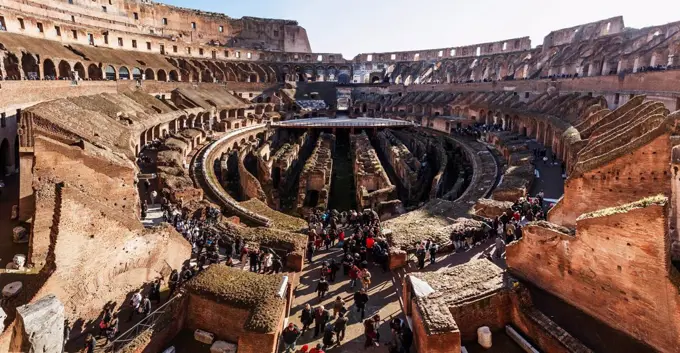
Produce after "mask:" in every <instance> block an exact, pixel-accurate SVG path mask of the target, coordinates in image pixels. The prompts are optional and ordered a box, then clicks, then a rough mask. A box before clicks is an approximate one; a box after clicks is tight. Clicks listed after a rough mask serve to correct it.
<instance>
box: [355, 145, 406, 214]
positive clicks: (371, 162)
mask: <svg viewBox="0 0 680 353" xmlns="http://www.w3.org/2000/svg"><path fill="white" fill-rule="evenodd" d="M350 144H351V146H352V149H351V150H350V151H351V154H352V160H353V161H354V166H353V168H354V184H355V185H356V191H357V195H356V198H357V205H358V206H359V208H361V209H365V208H373V209H376V210H377V209H379V208H380V205H381V204H382V203H384V202H386V201H389V200H391V199H393V198H394V196H395V195H394V192H395V191H396V188H397V187H396V186H394V185H393V184H392V182H391V181H390V178H389V177H388V176H387V172H385V169H383V166H382V164H380V160H379V159H378V155H377V154H376V152H375V149H373V146H371V141H370V140H369V139H368V135H366V133H365V132H362V133H360V134H356V135H350Z"/></svg>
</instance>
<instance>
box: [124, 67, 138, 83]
mask: <svg viewBox="0 0 680 353" xmlns="http://www.w3.org/2000/svg"><path fill="white" fill-rule="evenodd" d="M120 73H121V75H122V74H123V71H122V70H121V72H120ZM132 79H133V80H141V79H142V70H140V69H139V68H138V67H133V68H132Z"/></svg>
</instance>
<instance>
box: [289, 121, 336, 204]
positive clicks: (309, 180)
mask: <svg viewBox="0 0 680 353" xmlns="http://www.w3.org/2000/svg"><path fill="white" fill-rule="evenodd" d="M334 146H335V136H334V135H332V134H327V133H321V136H319V139H318V140H317V142H316V147H315V148H314V151H312V155H311V156H310V157H309V159H307V162H305V166H304V168H303V169H302V173H300V184H299V187H298V196H297V210H298V213H300V214H301V215H304V214H306V213H307V212H308V211H309V208H308V207H307V206H305V199H306V197H307V192H308V191H316V192H318V193H319V195H318V201H317V203H316V206H315V207H318V208H321V209H324V210H325V209H326V208H328V198H329V197H330V194H331V179H332V172H333V157H332V151H333V149H334Z"/></svg>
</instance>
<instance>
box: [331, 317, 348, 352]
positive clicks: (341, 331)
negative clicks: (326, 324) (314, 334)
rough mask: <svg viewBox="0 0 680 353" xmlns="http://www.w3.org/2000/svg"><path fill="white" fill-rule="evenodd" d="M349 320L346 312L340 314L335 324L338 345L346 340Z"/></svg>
mask: <svg viewBox="0 0 680 353" xmlns="http://www.w3.org/2000/svg"><path fill="white" fill-rule="evenodd" d="M348 321H349V319H347V317H345V313H344V312H340V314H339V315H338V318H337V320H335V324H333V330H334V331H335V336H336V337H337V338H338V344H340V342H342V340H344V339H345V330H346V329H347V322H348Z"/></svg>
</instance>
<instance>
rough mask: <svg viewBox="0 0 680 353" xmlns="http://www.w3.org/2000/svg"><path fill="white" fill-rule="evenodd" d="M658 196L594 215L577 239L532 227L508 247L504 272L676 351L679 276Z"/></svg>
mask: <svg viewBox="0 0 680 353" xmlns="http://www.w3.org/2000/svg"><path fill="white" fill-rule="evenodd" d="M668 222H669V219H668V205H667V199H666V198H665V197H662V196H658V197H651V198H648V199H643V200H640V201H637V202H634V203H630V204H626V205H623V206H619V207H614V208H608V209H602V210H598V211H596V212H593V213H591V214H586V215H583V216H581V217H579V218H578V219H577V220H576V224H575V225H576V233H575V235H572V234H569V233H565V231H567V230H566V229H564V228H560V227H558V226H554V225H551V224H549V223H546V222H541V223H530V224H529V225H528V226H527V227H525V228H524V232H523V237H522V239H521V240H519V241H516V242H513V243H511V244H509V245H508V247H507V263H508V267H509V269H510V271H511V272H512V273H513V274H515V275H517V276H519V277H521V278H523V279H526V280H528V281H530V282H532V283H534V284H536V285H537V286H539V287H541V288H543V289H544V290H546V291H548V292H550V293H552V294H554V295H556V296H558V297H560V298H561V299H562V300H564V301H566V302H567V303H569V304H571V305H573V306H575V307H577V308H579V309H580V310H582V311H584V312H586V313H587V314H589V315H591V316H593V317H595V318H597V319H599V320H601V321H602V322H604V323H606V324H607V325H609V326H611V327H614V328H616V329H618V330H621V331H623V332H626V333H628V334H629V335H631V336H633V337H634V338H636V339H638V340H641V341H644V342H647V343H648V344H649V345H651V346H652V347H654V348H656V349H658V350H659V351H661V352H668V353H670V352H675V351H676V350H675V348H676V347H678V346H680V296H679V295H678V286H679V285H680V274H678V271H677V270H676V269H675V267H674V266H672V265H671V263H670V254H669V250H670V240H669V236H668Z"/></svg>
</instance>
